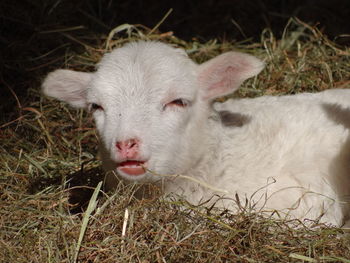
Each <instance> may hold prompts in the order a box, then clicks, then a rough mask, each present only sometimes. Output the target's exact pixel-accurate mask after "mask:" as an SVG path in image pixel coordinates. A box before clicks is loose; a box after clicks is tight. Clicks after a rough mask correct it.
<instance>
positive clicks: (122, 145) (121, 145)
mask: <svg viewBox="0 0 350 263" xmlns="http://www.w3.org/2000/svg"><path fill="white" fill-rule="evenodd" d="M115 145H116V147H117V149H118V150H119V151H122V150H129V149H132V148H136V147H137V145H138V142H137V140H136V139H129V140H126V141H117V142H116V144H115Z"/></svg>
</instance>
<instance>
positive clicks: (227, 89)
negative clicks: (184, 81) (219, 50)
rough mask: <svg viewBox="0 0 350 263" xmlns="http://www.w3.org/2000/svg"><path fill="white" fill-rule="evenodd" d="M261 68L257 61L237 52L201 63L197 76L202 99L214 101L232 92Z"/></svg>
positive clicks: (262, 65) (261, 65)
mask: <svg viewBox="0 0 350 263" xmlns="http://www.w3.org/2000/svg"><path fill="white" fill-rule="evenodd" d="M263 67H264V64H263V63H262V62H261V61H260V60H259V59H257V58H255V57H253V56H251V55H248V54H243V53H239V52H227V53H224V54H221V55H219V56H217V57H216V58H213V59H211V60H209V61H207V62H205V63H203V64H202V65H200V66H199V75H198V81H199V85H200V88H201V90H202V97H203V99H205V100H210V99H215V98H217V97H221V96H225V95H227V94H230V93H232V92H234V91H235V90H237V89H238V88H239V86H240V85H241V83H242V82H243V81H244V80H246V79H248V78H250V77H253V76H255V75H257V74H258V73H259V72H260V71H261V70H262V69H263Z"/></svg>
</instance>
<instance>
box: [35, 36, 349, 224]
mask: <svg viewBox="0 0 350 263" xmlns="http://www.w3.org/2000/svg"><path fill="white" fill-rule="evenodd" d="M263 68H264V63H263V62H262V61H260V60H259V59H257V58H255V57H253V56H251V55H248V54H243V53H239V52H228V53H224V54H221V55H219V56H217V57H215V58H213V59H211V60H209V61H207V62H205V63H203V64H200V65H198V64H196V63H194V62H193V61H192V60H191V59H189V58H188V56H187V55H186V53H185V52H184V51H183V50H182V49H177V48H174V47H171V46H170V45H167V44H164V43H160V42H154V41H139V42H132V43H129V44H126V45H124V46H123V47H121V48H117V49H115V50H113V51H112V52H111V53H109V54H106V55H104V57H103V58H102V60H101V62H100V63H99V64H98V66H97V70H96V72H93V73H85V72H76V71H72V70H65V69H64V70H62V69H59V70H56V71H54V72H52V73H49V75H48V76H47V77H46V79H45V80H44V82H43V84H42V89H43V92H44V94H46V95H47V96H50V97H54V98H56V99H58V100H61V101H64V102H67V103H69V104H70V105H71V106H73V107H78V108H87V109H88V110H89V111H90V112H91V114H92V115H93V117H94V119H95V123H96V128H97V131H98V133H99V136H100V139H101V145H100V151H101V155H102V162H103V167H104V169H105V170H106V171H114V172H116V173H117V174H118V176H119V177H120V178H123V179H125V180H127V181H132V182H138V183H143V182H153V183H158V182H161V183H162V186H163V190H164V192H165V193H170V192H174V193H177V194H179V195H183V196H185V197H186V199H187V200H188V201H189V202H191V203H196V204H197V203H199V202H202V201H206V200H214V201H213V202H215V203H216V205H217V206H222V207H226V208H229V209H232V210H235V202H234V201H233V199H234V198H235V196H236V195H238V196H239V197H240V199H241V200H242V199H244V198H247V199H249V200H250V201H251V202H252V203H253V204H254V207H255V208H256V209H259V210H262V211H274V210H278V211H279V212H280V214H284V215H286V216H288V217H292V218H299V219H305V218H308V219H319V220H320V221H321V222H327V223H330V224H333V225H336V226H341V225H343V224H344V222H346V220H348V219H349V217H350V213H349V211H350V209H349V208H350V204H349V200H348V197H349V196H350V174H349V171H350V137H349V128H350V109H349V106H350V90H337V89H333V90H327V91H323V92H320V93H316V94H311V93H304V94H299V95H291V96H279V97H274V96H263V97H259V98H254V99H250V98H249V99H248V98H247V99H230V100H228V101H226V102H224V103H217V102H216V103H214V102H213V101H214V100H215V99H216V98H218V97H222V96H225V95H227V94H230V93H232V92H234V91H235V90H237V89H238V88H239V87H240V85H241V84H242V82H243V81H245V80H246V79H248V78H251V77H253V76H256V75H257V74H258V73H259V72H260V71H261V70H262V69H263ZM166 175H178V176H166ZM190 179H192V180H190ZM115 180H116V179H115V178H114V177H113V176H109V177H108V178H107V185H109V186H113V184H114V183H115ZM213 196H215V197H219V198H218V199H215V198H213Z"/></svg>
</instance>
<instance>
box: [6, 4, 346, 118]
mask: <svg viewBox="0 0 350 263" xmlns="http://www.w3.org/2000/svg"><path fill="white" fill-rule="evenodd" d="M170 8H172V9H173V11H172V13H171V14H170V16H169V17H168V18H167V19H166V20H165V22H164V23H163V24H162V25H161V26H160V28H159V30H160V32H167V31H173V32H174V34H175V35H176V36H177V37H180V38H183V39H185V40H187V41H190V40H191V39H192V38H193V37H196V38H197V39H199V40H200V41H203V42H204V41H206V40H208V39H212V38H217V39H219V40H221V41H223V40H236V41H239V40H244V39H247V38H249V39H250V41H259V38H260V35H261V32H262V30H263V29H265V28H270V29H271V30H272V31H273V32H274V34H275V35H276V36H277V37H278V36H280V35H281V34H282V32H283V28H284V27H285V26H286V24H287V21H288V20H289V19H290V18H291V17H293V16H295V17H298V18H299V19H301V20H302V21H304V22H306V23H309V24H311V25H317V27H318V28H319V29H320V30H321V31H323V32H324V33H325V34H326V35H328V37H329V38H330V39H331V40H334V41H335V42H336V43H338V44H339V45H345V46H349V45H350V36H349V33H350V32H349V31H350V30H349V27H350V0H331V1H330V0H318V1H317V0H304V1H297V0H295V1H292V0H289V1H287V0H271V1H268V0H266V1H263V0H250V1H248V0H246V1H243V0H242V1H238V0H236V1H234V0H202V1H195V0H179V1H160V0H145V1H142V0H129V1H126V0H123V1H112V0H100V1H97V0H1V1H0V85H1V86H0V103H1V106H0V111H1V112H2V114H5V113H13V112H16V111H14V110H13V108H14V107H15V104H14V102H15V100H14V96H13V94H11V90H12V91H13V92H14V93H15V94H17V96H18V98H19V100H20V101H22V102H23V103H25V100H26V98H27V96H26V94H27V91H28V89H29V88H30V87H31V88H33V87H34V88H35V87H37V88H39V86H40V80H41V79H42V78H43V76H44V75H45V74H46V73H47V72H48V71H50V70H52V69H54V68H57V67H63V66H64V54H65V53H66V52H67V50H68V49H69V50H73V51H75V52H83V51H84V49H83V46H82V45H80V44H79V43H77V41H76V40H77V39H78V40H82V41H84V43H89V44H91V45H92V46H96V45H98V44H99V43H98V41H99V40H98V39H99V38H100V36H101V35H107V34H108V33H109V32H110V31H111V30H112V29H113V28H115V27H116V26H118V25H120V24H124V23H129V24H142V25H145V26H147V27H149V28H152V27H154V26H155V25H156V24H157V23H158V22H159V21H160V20H161V19H162V18H163V16H164V15H165V14H166V13H167V11H169V9H170ZM237 25H238V26H237ZM76 27H78V29H77V28H76ZM67 28H71V29H72V28H76V29H75V30H70V31H68V33H69V35H72V36H74V39H72V38H69V37H68V36H67V34H62V32H61V33H60V32H56V33H55V32H53V31H55V30H58V31H60V30H62V29H67ZM49 32H50V33H49ZM346 34H348V36H344V35H346ZM342 35H343V36H342ZM0 114H1V113H0ZM0 119H2V118H0Z"/></svg>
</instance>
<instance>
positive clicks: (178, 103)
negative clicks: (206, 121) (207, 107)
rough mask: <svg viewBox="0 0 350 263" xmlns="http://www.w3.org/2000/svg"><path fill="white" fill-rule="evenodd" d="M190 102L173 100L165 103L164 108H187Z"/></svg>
mask: <svg viewBox="0 0 350 263" xmlns="http://www.w3.org/2000/svg"><path fill="white" fill-rule="evenodd" d="M189 104H190V102H189V101H188V100H185V99H176V100H173V101H171V102H169V103H167V104H166V105H165V107H169V106H170V107H182V108H184V107H187V106H189Z"/></svg>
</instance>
